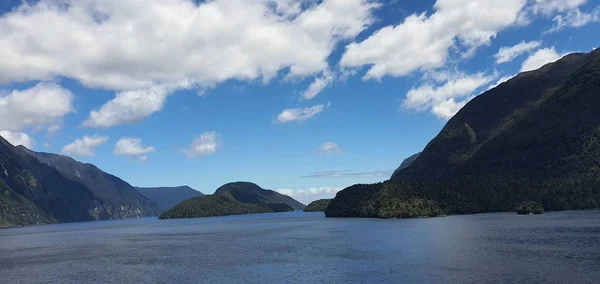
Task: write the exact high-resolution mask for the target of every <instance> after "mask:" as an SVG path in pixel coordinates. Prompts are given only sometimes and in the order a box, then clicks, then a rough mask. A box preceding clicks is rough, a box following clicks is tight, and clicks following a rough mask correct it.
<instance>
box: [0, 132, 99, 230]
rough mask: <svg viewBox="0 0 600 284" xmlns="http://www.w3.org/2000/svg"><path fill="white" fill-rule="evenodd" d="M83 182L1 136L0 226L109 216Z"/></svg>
mask: <svg viewBox="0 0 600 284" xmlns="http://www.w3.org/2000/svg"><path fill="white" fill-rule="evenodd" d="M108 218H109V215H108V213H107V211H106V210H105V208H104V202H102V200H100V199H99V198H98V197H96V196H94V194H93V193H92V192H91V191H89V190H88V189H87V188H86V187H85V186H84V185H83V184H81V183H79V182H76V181H73V180H71V179H68V178H66V177H64V176H62V175H61V174H60V173H59V172H58V171H57V170H55V169H54V168H52V167H50V166H48V165H46V164H44V163H42V162H40V161H38V160H37V159H36V158H35V157H33V156H32V155H30V154H29V152H28V151H24V150H23V149H22V148H17V147H14V146H12V145H11V144H10V143H8V142H7V141H6V140H4V138H2V137H0V226H1V227H12V226H21V225H34V224H45V223H56V222H73V221H88V220H98V219H108Z"/></svg>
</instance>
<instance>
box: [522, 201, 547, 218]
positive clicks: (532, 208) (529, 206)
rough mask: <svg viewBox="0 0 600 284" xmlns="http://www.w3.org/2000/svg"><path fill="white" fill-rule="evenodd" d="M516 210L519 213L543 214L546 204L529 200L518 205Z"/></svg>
mask: <svg viewBox="0 0 600 284" xmlns="http://www.w3.org/2000/svg"><path fill="white" fill-rule="evenodd" d="M515 211H516V212H517V214H519V215H529V214H542V213H544V206H542V204H540V203H537V202H534V201H528V202H523V203H521V204H519V205H517V207H516V208H515Z"/></svg>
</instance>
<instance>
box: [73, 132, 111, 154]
mask: <svg viewBox="0 0 600 284" xmlns="http://www.w3.org/2000/svg"><path fill="white" fill-rule="evenodd" d="M106 141H108V136H83V138H81V139H76V140H75V141H73V143H71V144H68V145H66V146H64V147H63V148H62V152H63V153H64V154H67V155H69V156H79V157H85V156H93V155H94V151H95V150H96V147H98V146H100V145H102V144H104V143H106Z"/></svg>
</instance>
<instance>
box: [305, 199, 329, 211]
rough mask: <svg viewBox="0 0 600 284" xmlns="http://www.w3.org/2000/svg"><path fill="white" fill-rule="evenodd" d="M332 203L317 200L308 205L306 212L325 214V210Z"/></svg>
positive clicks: (325, 200) (326, 200) (327, 200)
mask: <svg viewBox="0 0 600 284" xmlns="http://www.w3.org/2000/svg"><path fill="white" fill-rule="evenodd" d="M330 201H331V199H319V200H315V201H313V202H311V203H310V204H308V205H306V207H305V208H304V212H323V211H325V208H327V205H329V202H330Z"/></svg>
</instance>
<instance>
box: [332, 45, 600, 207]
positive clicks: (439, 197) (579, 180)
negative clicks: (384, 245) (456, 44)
mask: <svg viewBox="0 0 600 284" xmlns="http://www.w3.org/2000/svg"><path fill="white" fill-rule="evenodd" d="M599 105H600V50H596V51H593V52H591V53H589V54H582V53H576V54H570V55H567V56H565V57H564V58H562V59H561V60H559V61H557V62H555V63H552V64H548V65H546V66H544V67H542V68H540V69H539V70H536V71H531V72H525V73H522V74H519V75H518V76H516V77H515V78H513V79H511V80H509V81H508V82H505V83H503V84H500V85H499V86H498V87H496V88H493V89H491V90H489V91H487V92H485V93H484V94H482V95H480V96H478V97H476V98H474V99H473V100H472V101H471V102H469V103H468V104H467V105H465V107H463V108H462V109H461V110H460V111H459V112H458V113H457V114H456V115H455V116H454V117H453V118H452V119H450V120H449V121H448V123H447V124H446V126H445V127H444V128H443V129H442V131H441V132H440V133H439V134H438V135H437V136H436V137H435V138H434V139H433V140H432V141H431V142H429V144H428V145H427V146H426V147H425V149H424V150H423V152H422V153H421V154H420V155H419V156H418V157H417V158H416V159H415V160H414V161H413V162H412V164H411V165H410V166H409V167H407V168H405V169H403V170H401V171H398V172H396V173H395V174H394V175H393V176H392V178H391V180H390V181H386V182H384V183H379V184H372V185H355V186H352V187H350V188H347V189H345V190H343V191H341V192H339V193H338V194H337V196H336V197H335V198H334V199H333V200H332V201H331V203H330V205H329V206H328V208H327V210H326V211H325V213H326V215H327V216H331V217H344V216H355V217H416V216H432V215H433V216H435V215H439V214H442V213H450V214H456V213H478V212H493V211H512V210H514V209H515V207H516V205H518V204H521V203H523V202H537V203H540V204H542V205H543V207H544V208H545V209H546V210H566V209H589V208H598V204H600V115H599V114H598V110H599V109H598V106H599Z"/></svg>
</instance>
